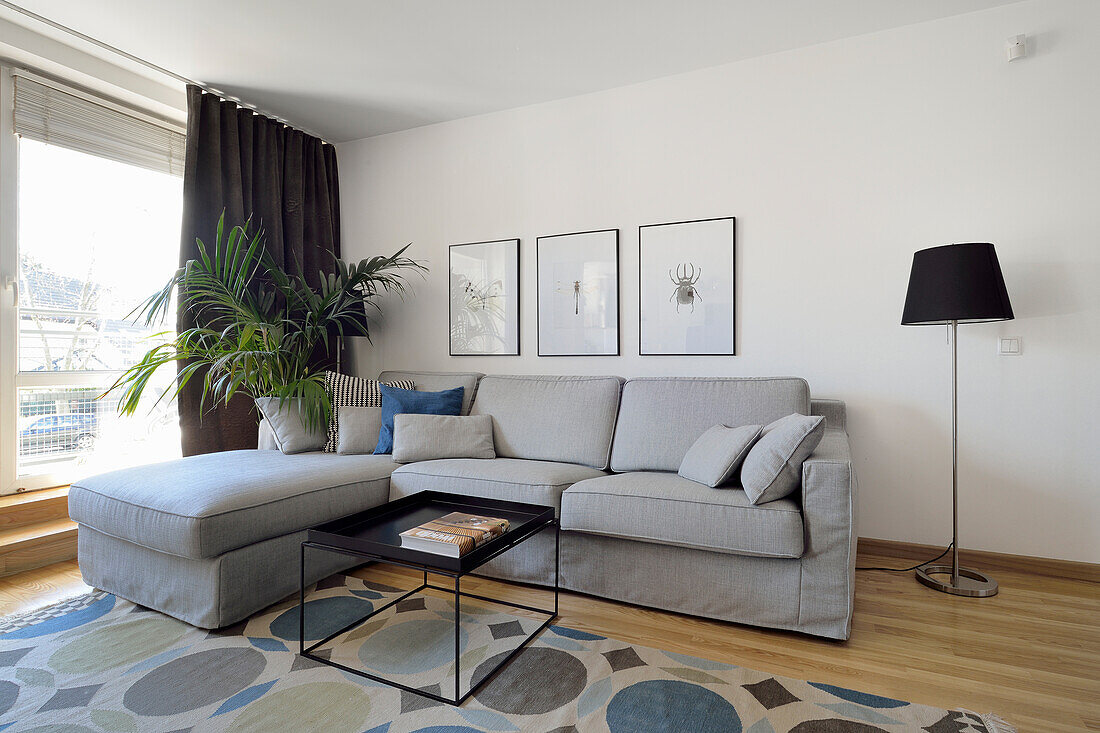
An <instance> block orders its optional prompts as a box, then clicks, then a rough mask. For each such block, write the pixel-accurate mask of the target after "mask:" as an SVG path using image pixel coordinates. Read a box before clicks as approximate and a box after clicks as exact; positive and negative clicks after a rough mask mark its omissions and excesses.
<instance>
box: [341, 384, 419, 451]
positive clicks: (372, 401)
mask: <svg viewBox="0 0 1100 733" xmlns="http://www.w3.org/2000/svg"><path fill="white" fill-rule="evenodd" d="M379 384H385V385H386V386H388V387H399V388H401V389H415V388H416V384H415V383H413V382H411V381H409V380H407V379H398V380H395V381H393V382H379V381H378V380H377V379H360V378H359V377H349V376H348V375H346V374H337V373H336V372H325V391H326V392H328V397H329V400H331V401H332V416H331V417H329V421H328V440H326V441H325V453H335V452H336V441H337V434H336V433H337V424H338V423H337V415H338V414H339V412H340V408H341V407H381V406H382V391H381V390H380V389H378V385H379Z"/></svg>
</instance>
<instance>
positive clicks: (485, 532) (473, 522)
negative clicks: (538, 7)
mask: <svg viewBox="0 0 1100 733" xmlns="http://www.w3.org/2000/svg"><path fill="white" fill-rule="evenodd" d="M507 529H508V520H507V519H498V518H496V517H482V516H479V515H477V514H465V513H463V512H451V513H450V514H447V515H445V516H442V517H440V518H439V519H433V520H432V521H430V522H424V523H423V524H420V525H417V526H416V527H413V528H412V529H407V530H405V531H404V532H402V533H401V546H402V547H404V548H407V549H409V550H419V551H421V552H433V553H435V554H437V555H447V556H448V557H462V556H463V555H465V554H467V553H469V552H471V551H473V550H475V549H477V548H478V547H480V546H481V545H483V544H485V543H486V542H488V541H489V540H491V539H493V538H494V537H499V536H500V535H502V534H504V532H505V531H507Z"/></svg>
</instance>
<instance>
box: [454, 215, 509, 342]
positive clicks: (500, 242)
mask: <svg viewBox="0 0 1100 733" xmlns="http://www.w3.org/2000/svg"><path fill="white" fill-rule="evenodd" d="M489 245H503V246H505V247H508V246H510V247H512V248H514V257H515V265H514V268H513V272H512V273H511V276H512V278H513V280H514V284H515V295H514V297H508V301H507V302H506V303H505V305H504V309H505V312H504V316H503V318H504V324H505V328H506V330H507V328H508V326H509V322H510V321H512V323H511V329H512V332H514V334H515V346H514V348H509V347H510V346H511V344H509V343H505V350H502V351H477V350H471V349H466V350H459V351H456V350H455V330H456V307H455V305H456V293H455V291H454V287H455V270H454V257H455V251H456V250H458V249H461V248H463V247H479V246H481V247H484V246H489ZM520 256H521V248H520V239H519V237H515V238H512V239H490V240H486V241H484V242H463V243H461V244H452V245H449V246H448V247H447V353H448V354H449V355H450V356H519V355H520V345H521V343H522V339H521V335H522V334H521V332H520V328H521V325H522V320H521V318H520V314H521V303H522V298H521V295H522V283H521V278H520V273H521V272H522V270H521V269H520ZM506 277H507V275H506ZM486 287H488V285H487V286H486ZM506 296H510V293H505V294H504V296H502V297H506ZM489 297H494V296H491V295H488V294H487V295H484V296H483V298H485V299H487V298H489ZM479 337H481V336H479Z"/></svg>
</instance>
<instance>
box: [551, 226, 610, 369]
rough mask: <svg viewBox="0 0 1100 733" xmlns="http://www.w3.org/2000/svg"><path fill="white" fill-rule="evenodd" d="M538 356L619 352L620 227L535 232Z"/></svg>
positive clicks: (591, 354)
mask: <svg viewBox="0 0 1100 733" xmlns="http://www.w3.org/2000/svg"><path fill="white" fill-rule="evenodd" d="M535 257H536V260H537V261H538V268H537V269H538V288H537V289H536V293H537V298H538V317H539V324H538V342H539V356H618V354H619V230H618V229H603V230H600V231H594V232H576V233H573V234H557V235H554V236H551V237H539V238H538V241H537V242H536V255H535Z"/></svg>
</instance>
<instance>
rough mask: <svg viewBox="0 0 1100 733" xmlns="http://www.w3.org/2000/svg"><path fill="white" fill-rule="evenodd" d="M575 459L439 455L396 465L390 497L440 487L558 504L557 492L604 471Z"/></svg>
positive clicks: (456, 492) (497, 496)
mask: <svg viewBox="0 0 1100 733" xmlns="http://www.w3.org/2000/svg"><path fill="white" fill-rule="evenodd" d="M606 475H607V474H605V473H604V472H603V471H598V470H596V469H595V468H589V467H587V466H579V465H577V464H575V463H555V462H553V461H529V460H526V459H523V458H491V459H487V460H486V459H481V458H444V459H440V460H436V461H421V462H419V463H409V464H406V465H404V466H401V467H400V468H398V469H397V470H396V471H394V472H393V476H391V477H390V499H391V500H392V499H400V498H401V497H403V496H408V495H409V494H415V493H416V492H418V491H428V490H431V491H444V492H447V493H451V494H467V495H469V496H481V497H485V498H489V499H505V500H507V501H523V502H527V503H529V504H541V505H543V506H552V507H554V511H555V512H556V511H558V510H559V509H560V508H561V494H562V492H563V491H565V490H566V489H568V488H569V487H570V486H572V485H573V484H575V483H576V482H578V481H583V480H585V479H590V478H593V477H596V476H606Z"/></svg>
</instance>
